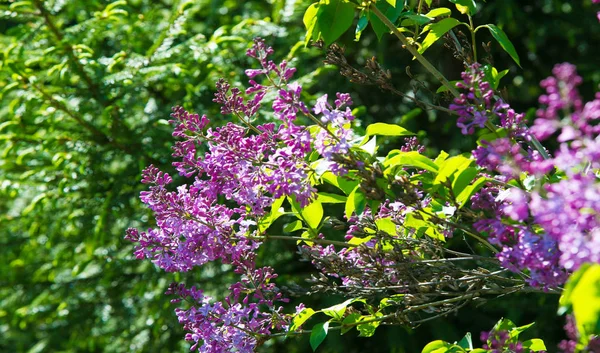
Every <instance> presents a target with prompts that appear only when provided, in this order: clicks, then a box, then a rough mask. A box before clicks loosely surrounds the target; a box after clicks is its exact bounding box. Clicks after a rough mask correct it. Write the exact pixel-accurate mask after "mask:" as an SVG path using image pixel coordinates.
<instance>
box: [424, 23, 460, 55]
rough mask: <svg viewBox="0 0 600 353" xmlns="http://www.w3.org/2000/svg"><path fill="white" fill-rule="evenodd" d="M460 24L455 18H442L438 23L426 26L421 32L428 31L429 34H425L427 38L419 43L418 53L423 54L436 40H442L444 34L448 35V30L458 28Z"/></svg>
mask: <svg viewBox="0 0 600 353" xmlns="http://www.w3.org/2000/svg"><path fill="white" fill-rule="evenodd" d="M460 23H461V22H460V21H459V20H457V19H455V18H444V19H443V20H441V21H439V22H436V23H433V24H430V25H428V26H426V27H425V28H424V29H423V32H425V31H427V30H429V33H427V37H425V39H424V40H423V43H421V47H420V48H419V53H420V54H423V53H424V52H425V50H427V48H429V47H430V46H431V45H432V44H433V43H435V42H436V41H437V40H438V39H440V38H442V36H443V35H444V34H446V33H448V31H449V30H451V29H452V28H454V27H456V26H458V25H459V24H460Z"/></svg>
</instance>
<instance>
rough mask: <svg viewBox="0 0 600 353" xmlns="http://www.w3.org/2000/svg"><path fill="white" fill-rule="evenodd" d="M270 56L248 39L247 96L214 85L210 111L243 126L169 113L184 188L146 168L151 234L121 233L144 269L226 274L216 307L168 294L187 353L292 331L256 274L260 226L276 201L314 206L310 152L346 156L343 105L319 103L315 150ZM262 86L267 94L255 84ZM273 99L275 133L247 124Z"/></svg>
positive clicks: (199, 298)
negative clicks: (222, 269)
mask: <svg viewBox="0 0 600 353" xmlns="http://www.w3.org/2000/svg"><path fill="white" fill-rule="evenodd" d="M272 53H273V49H272V48H270V47H267V46H266V45H265V43H264V41H263V40H262V39H256V40H255V42H254V44H253V46H252V47H251V48H250V49H249V50H248V52H247V54H248V56H249V57H252V58H255V59H256V60H257V61H258V62H259V63H260V66H261V68H260V69H252V70H247V71H246V75H247V76H248V77H249V78H250V81H249V83H250V87H249V88H248V89H247V90H246V91H245V92H243V91H242V90H241V89H239V88H237V87H232V86H231V85H230V84H229V83H227V82H226V81H224V80H219V81H218V82H217V92H216V94H215V98H214V102H216V103H218V104H220V106H221V113H222V114H230V115H233V116H234V117H235V118H237V119H239V121H240V122H241V124H234V123H228V124H226V125H224V126H221V127H215V128H212V127H209V125H210V121H209V119H208V118H207V117H206V116H199V115H198V114H191V113H188V112H187V111H185V110H184V109H183V108H181V107H176V108H173V113H172V114H171V117H172V120H171V123H172V124H174V125H175V128H174V131H173V136H174V137H176V138H178V139H179V141H177V142H176V143H175V145H174V147H173V157H174V158H175V160H176V161H175V162H174V163H173V166H174V167H175V168H176V170H177V171H178V173H179V174H180V175H181V176H182V177H185V178H189V180H190V182H189V184H187V185H186V184H183V185H180V186H178V187H176V188H172V187H171V185H172V184H173V183H174V182H173V178H172V177H171V176H170V175H169V174H167V173H165V172H162V171H160V170H159V169H158V168H156V167H154V166H152V165H151V166H149V167H148V168H146V169H145V170H144V172H143V177H142V183H144V184H147V185H149V190H148V191H144V192H142V193H141V196H140V197H141V200H142V201H143V202H144V203H145V204H147V205H148V207H149V208H150V209H151V210H152V211H153V212H154V216H155V219H156V228H152V229H149V230H148V231H146V232H140V231H138V230H137V229H129V230H128V231H127V235H126V239H128V240H130V241H133V242H135V243H137V245H136V248H135V255H136V257H137V258H138V259H143V258H147V259H150V260H152V262H153V263H154V264H156V265H157V266H158V267H160V268H162V269H164V270H165V271H168V272H186V271H190V270H192V269H193V268H194V267H198V266H202V265H204V264H206V263H208V262H214V261H220V262H221V263H223V264H229V265H231V266H232V267H233V269H234V271H235V273H237V274H239V275H240V277H241V278H240V281H239V282H237V283H234V284H232V285H231V286H230V287H229V291H230V295H229V296H227V297H226V298H225V299H224V300H222V301H214V300H213V299H212V298H210V297H207V296H205V295H204V294H203V292H202V291H201V290H199V289H196V288H195V287H191V288H186V287H185V285H183V284H174V285H173V286H172V287H171V288H170V289H169V291H168V293H169V294H172V295H175V296H177V297H178V298H179V299H175V301H178V300H180V299H186V301H188V302H190V303H191V306H190V307H189V308H188V309H187V310H183V309H177V316H178V318H179V321H180V322H181V324H182V325H183V326H184V328H185V329H186V330H187V331H188V332H189V334H188V335H187V336H186V339H187V340H189V341H191V342H193V346H192V349H198V350H199V351H201V352H230V351H236V352H253V351H254V350H255V349H256V347H257V345H260V344H261V342H262V341H261V340H262V338H264V337H266V336H268V335H269V334H271V332H272V330H276V331H282V330H284V329H285V328H287V327H288V326H289V324H290V322H289V320H290V316H289V315H286V314H284V313H283V308H282V307H281V306H280V304H281V303H285V302H287V301H288V299H287V298H285V297H283V295H282V294H281V292H280V290H279V289H278V288H277V287H276V286H275V284H274V283H273V282H272V281H273V280H275V279H276V278H277V274H276V273H275V272H274V271H273V269H272V268H269V267H257V266H256V263H255V258H256V250H257V248H258V247H259V246H260V245H261V243H262V241H263V240H264V239H265V238H264V234H262V233H261V231H260V230H259V227H258V224H259V222H260V220H261V219H262V218H263V217H264V216H265V215H266V214H267V213H268V212H269V211H270V209H271V206H272V205H273V203H274V201H275V200H277V199H279V198H281V197H291V198H293V199H294V200H295V201H297V202H298V203H299V204H300V206H301V207H305V206H307V205H308V204H309V203H311V202H312V201H313V200H314V199H315V198H316V190H315V189H314V188H313V187H312V186H311V184H310V181H309V177H308V173H309V171H310V168H309V165H308V163H307V160H308V155H309V153H310V152H312V150H313V149H316V150H317V151H319V152H320V153H321V154H322V156H323V157H324V158H325V159H326V160H330V162H331V163H333V160H334V159H335V158H336V155H337V154H340V153H344V154H345V153H347V152H348V150H349V143H348V140H349V138H350V137H351V133H350V127H349V126H348V123H349V122H350V121H352V120H353V116H352V114H351V112H350V110H349V108H348V107H349V106H350V105H351V103H352V102H351V99H350V96H349V95H347V94H338V95H337V100H336V101H335V108H332V107H331V106H329V105H328V103H327V101H326V99H327V96H324V97H322V98H321V99H319V100H318V102H317V104H316V106H315V108H314V111H315V113H316V114H321V115H322V116H323V118H322V120H321V121H319V123H320V125H321V130H322V131H324V132H325V133H326V134H328V135H327V136H323V134H321V133H319V134H318V137H317V139H316V140H315V141H313V138H312V137H311V135H310V133H309V131H308V129H307V128H306V127H304V126H302V125H298V124H296V120H297V118H298V115H299V114H302V115H304V116H307V117H309V118H313V119H314V120H316V118H315V117H314V116H312V115H311V113H310V111H309V109H308V107H307V106H306V105H305V103H303V102H302V101H301V99H300V95H301V92H302V87H301V86H300V85H298V84H297V83H290V82H289V80H290V79H291V77H292V75H293V74H294V72H295V69H294V68H291V67H289V66H288V64H287V63H286V62H285V61H283V62H281V63H280V64H275V63H274V62H273V61H272V60H270V59H269V56H270V55H271V54H272ZM258 77H264V78H265V80H264V81H265V82H267V84H266V85H263V84H261V83H259V82H257V81H256V79H257V78H258ZM270 90H271V91H274V92H275V93H276V97H275V99H274V101H273V103H272V106H271V108H272V111H273V112H274V115H275V117H276V118H278V119H279V120H280V121H281V123H280V124H278V125H277V124H274V123H266V124H261V125H256V124H254V121H255V120H256V119H257V118H258V116H259V114H260V112H261V106H262V105H263V100H264V99H265V96H266V95H267V93H268V92H269V91H270Z"/></svg>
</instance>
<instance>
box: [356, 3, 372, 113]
mask: <svg viewBox="0 0 600 353" xmlns="http://www.w3.org/2000/svg"><path fill="white" fill-rule="evenodd" d="M368 24H369V15H368V14H367V13H366V12H364V11H363V12H361V14H360V17H359V18H358V22H357V23H356V30H355V31H354V40H355V41H357V42H358V41H359V40H360V36H361V35H362V32H363V31H364V30H365V28H367V25H368ZM353 115H354V114H353ZM354 116H356V115H354Z"/></svg>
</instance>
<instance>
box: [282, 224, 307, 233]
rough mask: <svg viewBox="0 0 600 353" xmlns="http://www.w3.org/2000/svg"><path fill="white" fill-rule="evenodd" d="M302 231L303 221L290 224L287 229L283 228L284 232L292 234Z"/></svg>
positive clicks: (286, 226)
mask: <svg viewBox="0 0 600 353" xmlns="http://www.w3.org/2000/svg"><path fill="white" fill-rule="evenodd" d="M300 229H302V222H301V221H293V222H292V223H288V224H286V225H285V227H283V230H284V231H285V232H287V233H292V232H295V231H297V230H300Z"/></svg>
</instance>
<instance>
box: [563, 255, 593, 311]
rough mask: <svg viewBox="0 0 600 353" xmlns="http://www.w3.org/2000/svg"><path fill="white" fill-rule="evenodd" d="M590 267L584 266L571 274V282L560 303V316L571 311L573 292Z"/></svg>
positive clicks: (588, 265)
mask: <svg viewBox="0 0 600 353" xmlns="http://www.w3.org/2000/svg"><path fill="white" fill-rule="evenodd" d="M589 267H590V264H583V265H582V266H581V267H580V268H579V269H578V270H577V271H575V272H574V273H572V274H571V276H570V277H569V280H568V281H567V283H566V284H565V289H564V290H563V292H562V294H561V296H560V299H559V301H558V303H559V309H558V315H563V314H564V313H565V312H567V311H568V310H569V309H571V305H572V297H571V296H572V294H573V290H574V289H575V287H576V286H577V284H578V283H579V281H580V280H581V278H582V277H583V274H584V273H585V271H586V270H587V269H588V268H589Z"/></svg>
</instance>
